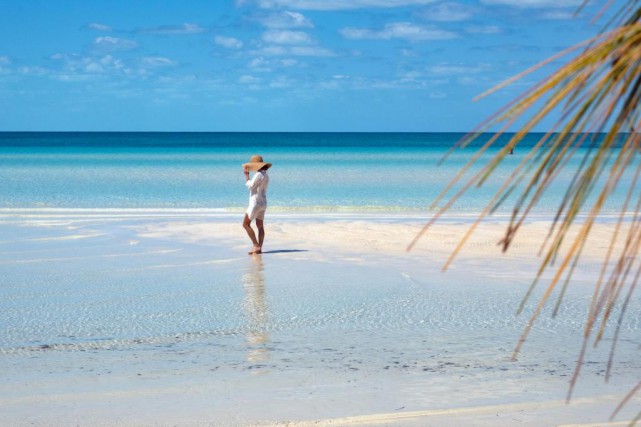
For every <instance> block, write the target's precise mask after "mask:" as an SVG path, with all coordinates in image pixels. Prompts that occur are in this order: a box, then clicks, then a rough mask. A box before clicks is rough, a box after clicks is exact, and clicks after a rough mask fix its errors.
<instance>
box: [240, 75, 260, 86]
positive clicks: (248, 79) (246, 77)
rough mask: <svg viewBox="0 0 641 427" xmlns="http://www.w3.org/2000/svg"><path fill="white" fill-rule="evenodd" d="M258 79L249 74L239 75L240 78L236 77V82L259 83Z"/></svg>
mask: <svg viewBox="0 0 641 427" xmlns="http://www.w3.org/2000/svg"><path fill="white" fill-rule="evenodd" d="M260 81H261V79H260V78H259V77H254V76H250V75H244V76H240V78H239V79H238V83H242V84H256V83H260Z"/></svg>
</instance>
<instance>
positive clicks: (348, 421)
mask: <svg viewBox="0 0 641 427" xmlns="http://www.w3.org/2000/svg"><path fill="white" fill-rule="evenodd" d="M621 398H622V396H615V395H603V396H593V397H583V398H575V399H572V401H571V402H570V403H567V402H566V401H565V400H550V401H540V402H523V403H510V404H504V405H487V406H472V407H466V408H448V409H429V410H423V411H408V412H389V413H380V414H370V415H359V416H353V417H340V418H329V419H324V420H310V421H300V422H286V423H284V424H272V426H280V425H287V426H288V427H308V426H312V425H324V426H346V425H371V424H379V423H381V424H382V423H390V422H392V423H393V422H400V421H412V420H414V421H420V420H424V421H429V420H428V419H429V418H433V417H437V416H446V417H456V416H459V415H482V414H488V413H493V412H494V413H497V414H499V413H511V412H517V411H524V410H537V409H545V410H546V411H548V410H549V409H550V408H562V407H565V406H567V405H571V406H579V405H590V406H594V405H603V402H604V401H605V400H612V401H616V400H620V399H621ZM629 423H630V421H624V422H616V423H610V424H603V423H598V424H570V425H563V426H562V427H587V426H597V425H598V426H604V425H608V426H609V425H612V426H618V425H626V424H629ZM559 427H561V426H559Z"/></svg>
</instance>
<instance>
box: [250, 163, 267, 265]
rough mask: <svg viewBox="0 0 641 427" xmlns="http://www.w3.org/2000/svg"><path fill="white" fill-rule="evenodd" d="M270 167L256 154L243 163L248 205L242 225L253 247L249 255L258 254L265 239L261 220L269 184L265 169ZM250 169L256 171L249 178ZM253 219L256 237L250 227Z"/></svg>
mask: <svg viewBox="0 0 641 427" xmlns="http://www.w3.org/2000/svg"><path fill="white" fill-rule="evenodd" d="M270 167H272V164H271V163H265V162H263V158H262V157H261V156H258V155H256V156H252V157H251V159H249V163H245V164H244V165H243V172H244V173H245V185H246V186H247V188H248V189H249V206H248V207H247V211H245V219H244V221H243V227H244V228H245V231H247V234H248V235H249V238H250V239H251V241H252V243H253V244H254V248H253V249H252V250H251V251H249V254H250V255H254V254H260V253H262V250H263V240H264V239H265V229H264V228H263V221H264V219H265V210H266V209H267V186H268V185H269V175H267V169H269V168H270ZM250 171H256V173H255V174H254V177H253V178H252V179H249V172H250ZM253 220H256V228H258V239H256V233H254V230H253V229H252V227H251V222H252V221H253Z"/></svg>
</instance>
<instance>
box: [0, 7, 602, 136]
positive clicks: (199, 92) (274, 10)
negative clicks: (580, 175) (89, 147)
mask: <svg viewBox="0 0 641 427" xmlns="http://www.w3.org/2000/svg"><path fill="white" fill-rule="evenodd" d="M580 4H581V0H476V1H436V0H236V1H234V0H228V1H227V0H206V1H204V0H190V1H163V0H155V1H140V0H94V1H87V0H59V1H50V0H19V1H16V0H0V11H1V13H0V131H7V130H25V131H40V130H53V131H63V130H68V131H85V130H86V131H102V130H104V131H466V130H470V129H472V128H474V126H475V125H477V124H478V123H479V122H481V121H482V120H483V119H484V118H485V117H487V116H488V115H489V114H491V113H492V112H493V111H494V110H496V109H498V108H499V107H501V106H502V105H503V104H505V103H506V102H508V101H509V100H510V99H511V98H513V97H515V96H516V95H518V93H520V92H521V91H522V90H524V89H525V87H526V85H527V84H531V83H533V82H534V81H535V80H536V78H538V77H541V76H543V75H545V74H546V73H548V72H549V71H550V70H551V69H550V68H548V69H546V70H541V72H540V73H538V74H536V75H533V76H530V77H528V78H526V79H525V80H524V81H523V82H520V83H518V84H516V85H513V86H511V87H509V88H507V89H505V90H503V91H501V92H499V93H497V94H495V95H492V96H490V97H488V98H485V99H483V100H481V101H478V102H472V98H473V97H474V96H476V95H478V94H480V93H482V92H483V91H485V90H486V89H488V88H490V87H492V86H493V85H495V84H497V83H499V82H501V81H502V80H504V79H506V78H508V77H510V76H512V75H514V74H516V73H518V72H519V71H522V70H524V69H526V68H527V67H529V66H531V65H533V64H535V63H537V62H539V61H541V60H543V59H545V58H547V57H549V56H551V55H553V54H554V53H556V52H558V51H560V50H561V49H564V48H566V47H568V46H571V45H573V44H575V43H577V42H579V41H581V40H584V39H586V38H588V37H591V36H593V35H595V34H596V33H597V32H598V31H599V30H600V29H601V24H600V23H596V24H594V23H592V18H593V16H594V15H595V13H596V9H595V6H598V5H595V6H590V7H588V8H587V9H585V10H584V11H583V12H582V13H581V14H579V15H578V16H573V15H574V12H575V11H576V10H577V7H578V6H579V5H580ZM599 4H601V2H599ZM559 64H560V63H559V62H557V63H555V64H553V66H555V67H556V66H558V65H559Z"/></svg>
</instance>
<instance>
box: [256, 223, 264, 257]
mask: <svg viewBox="0 0 641 427" xmlns="http://www.w3.org/2000/svg"><path fill="white" fill-rule="evenodd" d="M263 224H264V222H263V220H262V219H258V218H256V227H257V228H258V247H259V248H260V249H261V250H262V249H263V241H264V240H265V228H264V227H263Z"/></svg>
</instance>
